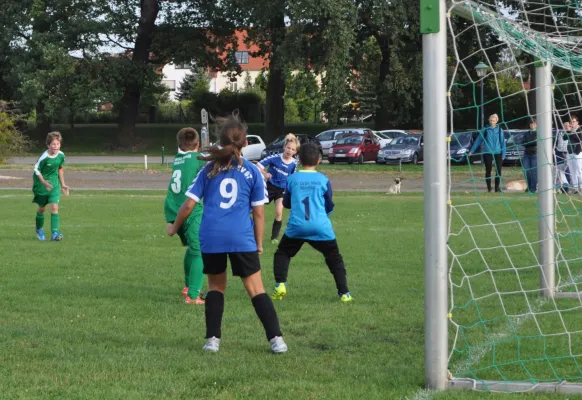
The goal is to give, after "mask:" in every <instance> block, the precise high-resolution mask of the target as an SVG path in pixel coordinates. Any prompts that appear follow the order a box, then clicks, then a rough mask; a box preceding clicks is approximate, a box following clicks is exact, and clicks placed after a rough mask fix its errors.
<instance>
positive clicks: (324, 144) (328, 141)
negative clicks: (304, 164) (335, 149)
mask: <svg viewBox="0 0 582 400" xmlns="http://www.w3.org/2000/svg"><path fill="white" fill-rule="evenodd" d="M366 132H372V131H371V130H369V129H366V128H338V129H330V130H328V131H324V132H321V133H320V134H318V135H317V136H315V137H316V138H317V140H319V143H321V149H322V151H323V155H324V156H327V153H329V149H330V148H331V146H333V145H334V144H335V143H336V142H337V141H338V140H339V139H341V138H342V137H344V136H348V135H354V134H364V133H366Z"/></svg>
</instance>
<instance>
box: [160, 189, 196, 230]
mask: <svg viewBox="0 0 582 400" xmlns="http://www.w3.org/2000/svg"><path fill="white" fill-rule="evenodd" d="M196 204H198V203H197V202H196V201H195V200H193V199H191V198H190V197H188V198H187V199H186V200H185V201H184V203H183V204H182V207H180V210H179V211H178V215H177V216H176V220H175V221H174V223H173V224H168V225H166V232H167V233H168V235H170V236H174V235H175V234H176V232H178V230H179V229H180V227H181V226H182V225H183V224H184V221H186V220H187V219H188V217H189V216H190V214H192V210H194V207H196Z"/></svg>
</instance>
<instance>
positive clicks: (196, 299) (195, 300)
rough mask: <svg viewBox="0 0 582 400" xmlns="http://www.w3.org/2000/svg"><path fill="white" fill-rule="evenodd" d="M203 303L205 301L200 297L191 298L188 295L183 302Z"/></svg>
mask: <svg viewBox="0 0 582 400" xmlns="http://www.w3.org/2000/svg"><path fill="white" fill-rule="evenodd" d="M204 303H206V301H204V300H202V299H201V298H200V297H196V298H195V299H192V298H191V297H190V296H188V297H186V300H184V304H204Z"/></svg>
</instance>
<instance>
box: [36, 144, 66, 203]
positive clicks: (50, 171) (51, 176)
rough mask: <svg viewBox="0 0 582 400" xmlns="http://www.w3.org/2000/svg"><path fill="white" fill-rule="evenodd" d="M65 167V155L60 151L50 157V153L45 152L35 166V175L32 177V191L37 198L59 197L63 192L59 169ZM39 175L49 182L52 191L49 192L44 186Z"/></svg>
mask: <svg viewBox="0 0 582 400" xmlns="http://www.w3.org/2000/svg"><path fill="white" fill-rule="evenodd" d="M63 165H65V153H63V152H62V151H59V152H58V153H57V154H55V155H54V156H50V155H49V153H48V151H45V152H44V153H43V154H42V155H41V156H40V158H39V159H38V161H37V162H36V164H34V174H33V176H32V182H33V184H32V191H33V192H34V194H35V195H37V196H49V195H55V194H56V195H58V194H60V190H61V181H60V180H59V169H60V168H61V167H62V166H63ZM38 175H42V177H43V178H44V180H45V181H48V182H49V183H50V184H51V185H52V187H53V190H52V191H48V190H47V189H46V187H45V186H44V185H43V184H42V182H41V181H40V179H38Z"/></svg>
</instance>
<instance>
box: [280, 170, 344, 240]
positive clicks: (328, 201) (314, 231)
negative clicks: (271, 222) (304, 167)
mask: <svg viewBox="0 0 582 400" xmlns="http://www.w3.org/2000/svg"><path fill="white" fill-rule="evenodd" d="M283 206H284V207H285V208H290V209H291V215H290V216H289V221H288V222H287V230H286V231H285V235H287V236H289V237H290V238H295V239H305V240H333V239H335V233H334V232H333V228H332V226H331V221H330V220H329V218H328V215H329V214H331V212H332V211H333V207H334V204H333V201H332V191H331V184H330V182H329V179H327V177H326V176H325V175H323V174H321V173H319V172H317V171H299V172H297V173H295V174H293V175H292V176H290V177H289V179H288V180H287V188H286V190H285V195H284V196H283Z"/></svg>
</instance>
